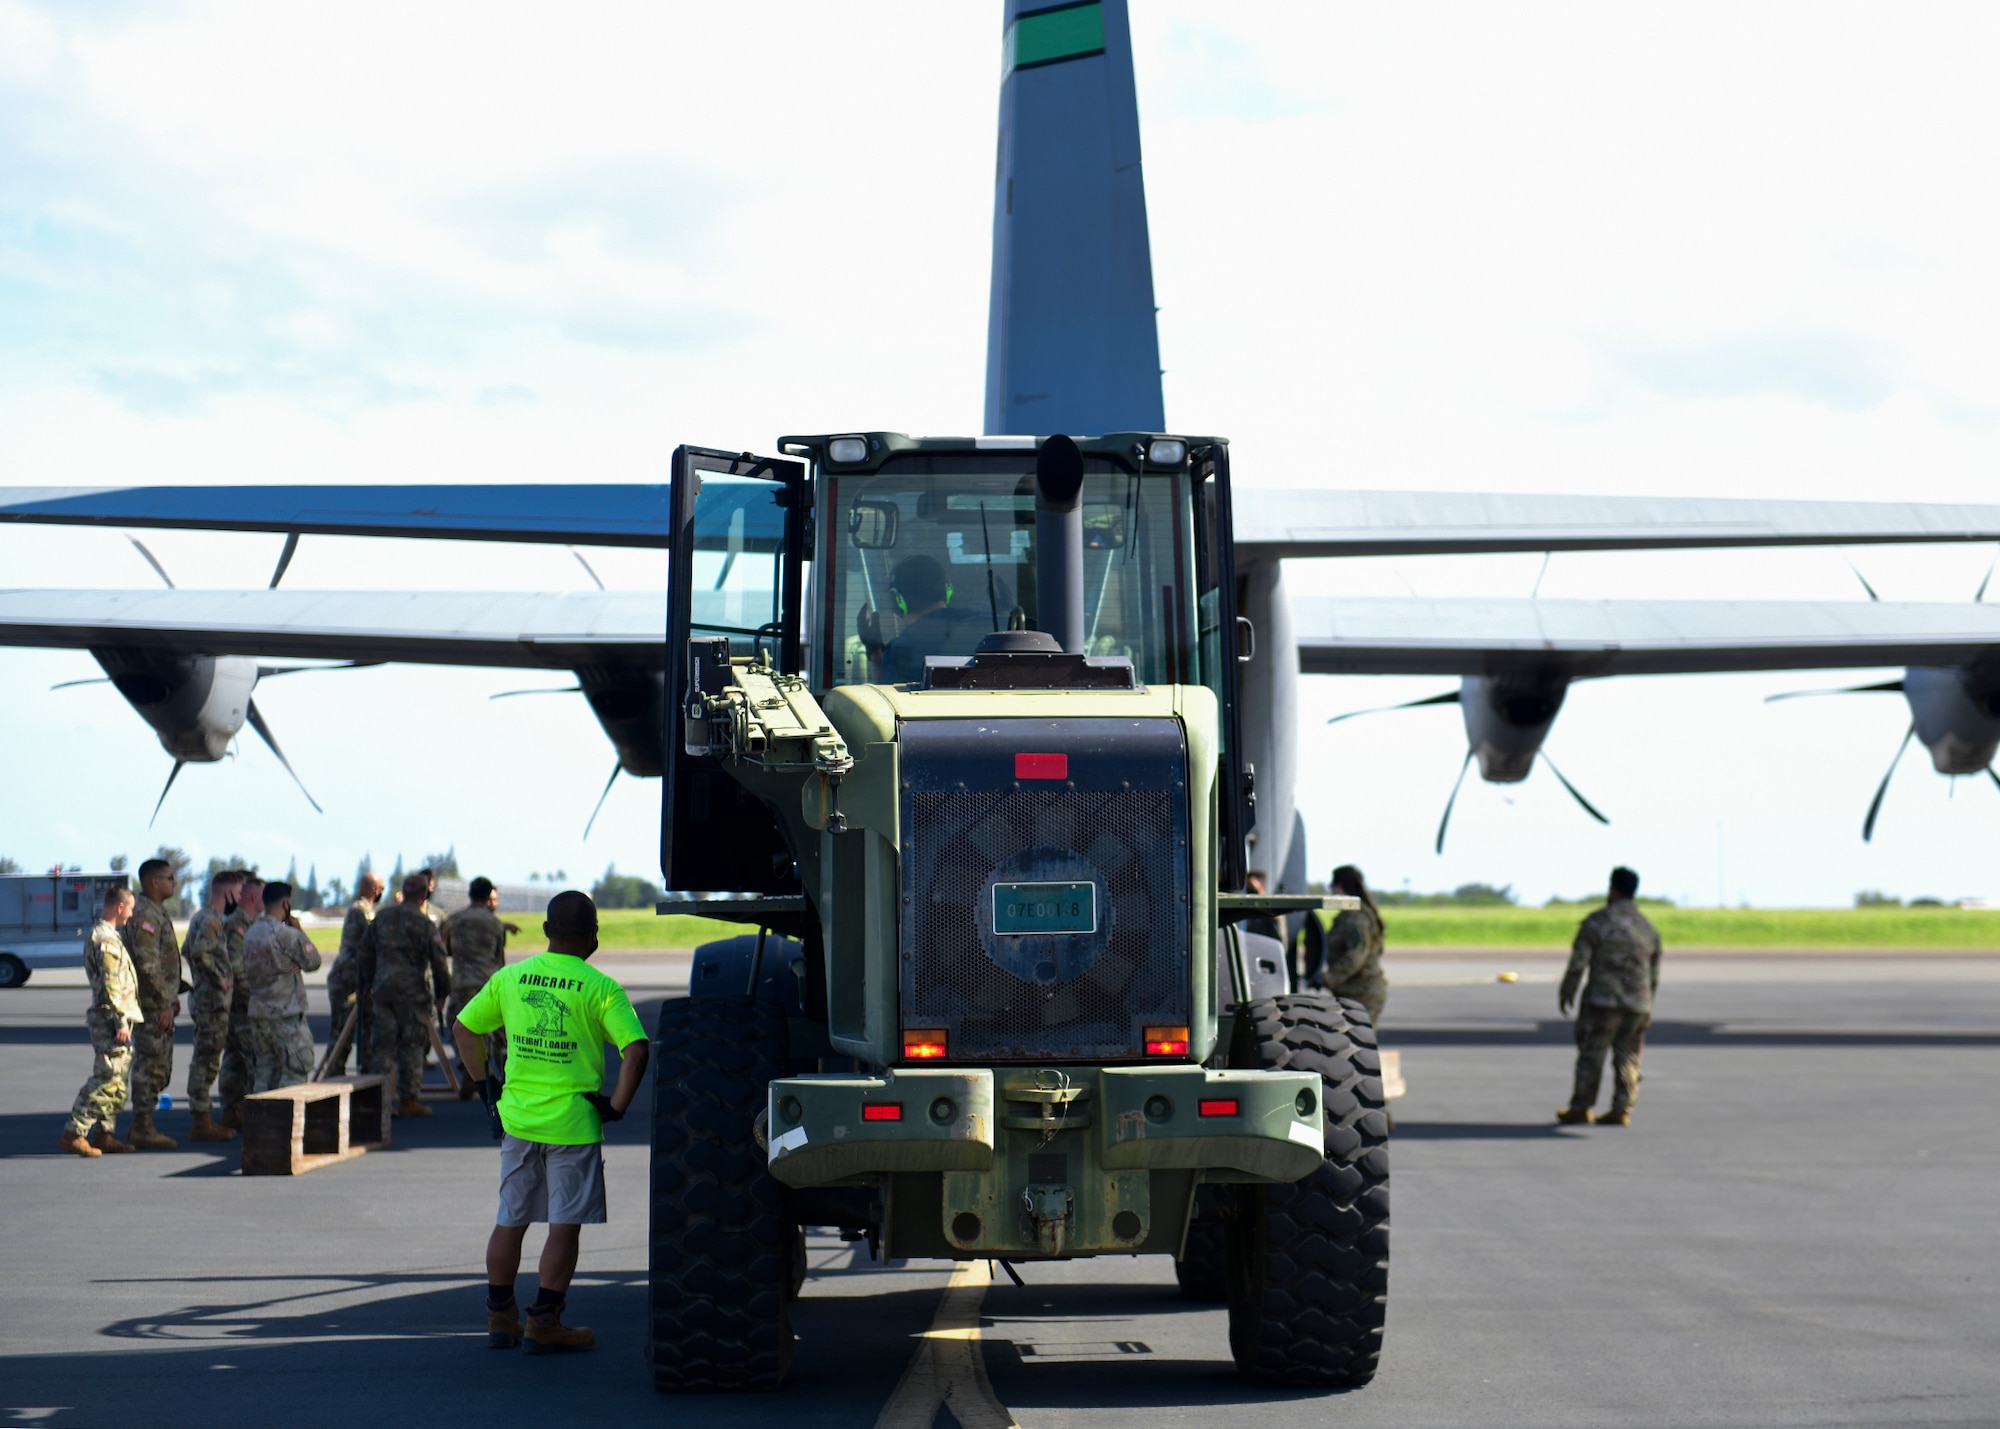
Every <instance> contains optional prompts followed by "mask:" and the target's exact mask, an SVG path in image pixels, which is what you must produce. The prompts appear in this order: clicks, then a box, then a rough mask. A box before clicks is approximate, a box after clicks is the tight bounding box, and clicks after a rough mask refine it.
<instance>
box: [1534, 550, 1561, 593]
mask: <svg viewBox="0 0 2000 1429" xmlns="http://www.w3.org/2000/svg"><path fill="white" fill-rule="evenodd" d="M1554 555H1555V552H1554V551H1544V552H1542V568H1541V569H1540V570H1538V571H1536V572H1535V588H1534V589H1533V590H1531V591H1529V592H1528V599H1529V600H1533V599H1534V598H1535V597H1536V596H1538V595H1540V594H1541V593H1542V577H1543V576H1546V575H1547V574H1548V573H1549V559H1550V558H1551V557H1552V556H1554Z"/></svg>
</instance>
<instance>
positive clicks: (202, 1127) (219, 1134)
mask: <svg viewBox="0 0 2000 1429" xmlns="http://www.w3.org/2000/svg"><path fill="white" fill-rule="evenodd" d="M189 1139H190V1140H193V1141H234V1140H235V1139H236V1133H235V1132H233V1131H231V1130H230V1129H229V1128H228V1127H226V1126H217V1125H216V1124H215V1121H214V1119H213V1118H212V1117H210V1116H209V1114H208V1113H207V1112H205V1111H198V1112H196V1113H195V1114H194V1131H193V1133H192V1134H191V1135H190V1138H189Z"/></svg>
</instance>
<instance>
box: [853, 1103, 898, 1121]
mask: <svg viewBox="0 0 2000 1429" xmlns="http://www.w3.org/2000/svg"><path fill="white" fill-rule="evenodd" d="M861 1119H862V1120H863V1121H901V1120H902V1119H903V1104H902V1103H901V1102H863V1103H862V1104H861Z"/></svg>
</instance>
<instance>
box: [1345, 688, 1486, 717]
mask: <svg viewBox="0 0 2000 1429" xmlns="http://www.w3.org/2000/svg"><path fill="white" fill-rule="evenodd" d="M1457 703H1458V691H1457V690H1449V691H1447V692H1445V693H1444V694H1442V695H1431V696H1429V697H1427V698H1425V699H1421V700H1411V701H1410V702H1409V703H1407V704H1401V705H1377V706H1376V707H1375V708H1374V709H1372V710H1349V711H1348V712H1347V713H1346V714H1337V715H1335V716H1334V717H1333V718H1332V719H1330V720H1328V721H1327V723H1328V724H1339V723H1340V722H1341V721H1342V720H1344V719H1358V718H1360V717H1361V716H1362V715H1371V714H1393V713H1394V712H1395V711H1397V710H1415V709H1422V708H1423V707H1424V706H1425V705H1455V704H1457Z"/></svg>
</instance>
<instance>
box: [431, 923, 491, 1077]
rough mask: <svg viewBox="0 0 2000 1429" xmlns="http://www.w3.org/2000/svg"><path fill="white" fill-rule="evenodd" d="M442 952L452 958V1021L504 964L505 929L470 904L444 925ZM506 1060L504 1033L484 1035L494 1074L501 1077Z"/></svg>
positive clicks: (455, 1019)
mask: <svg viewBox="0 0 2000 1429" xmlns="http://www.w3.org/2000/svg"><path fill="white" fill-rule="evenodd" d="M444 948H445V951H446V952H447V953H449V954H451V1005H450V1008H449V1011H450V1014H451V1019H452V1021H454V1022H456V1021H457V1020H458V1014H459V1013H460V1012H462V1011H464V1010H465V1004H466V1003H468V1002H470V1001H472V999H473V998H475V997H477V996H478V995H479V989H481V988H482V987H484V986H486V980H487V979H488V978H490V977H492V976H493V974H495V973H497V972H499V971H500V969H501V968H502V967H504V966H506V963H507V925H506V924H505V923H503V922H501V921H500V915H499V914H497V913H495V912H494V911H493V910H492V909H491V908H487V907H484V906H482V905H480V904H477V903H473V904H469V905H467V906H466V907H464V908H461V909H459V910H458V911H457V912H456V913H454V914H452V915H451V916H450V917H449V918H447V919H445V922H444ZM506 1060H507V1033H506V1029H504V1028H503V1029H501V1030H500V1031H498V1032H489V1033H487V1034H486V1061H487V1065H489V1066H490V1067H491V1068H492V1069H493V1070H494V1071H495V1072H502V1073H504V1064H505V1062H506Z"/></svg>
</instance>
